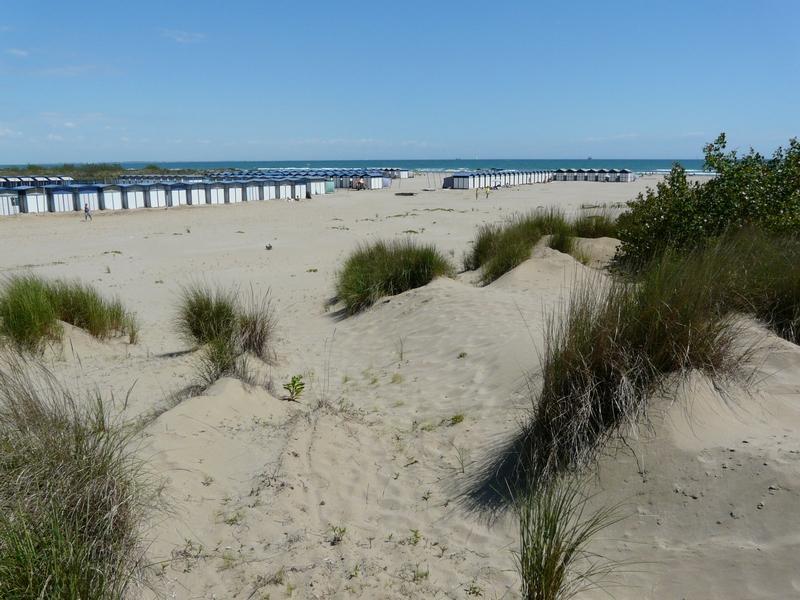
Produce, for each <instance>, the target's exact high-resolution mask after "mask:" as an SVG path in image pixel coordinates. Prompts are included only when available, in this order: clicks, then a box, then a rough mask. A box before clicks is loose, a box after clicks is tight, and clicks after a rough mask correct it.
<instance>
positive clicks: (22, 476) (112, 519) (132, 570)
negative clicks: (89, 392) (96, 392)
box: [0, 356, 153, 598]
mask: <svg viewBox="0 0 800 600" xmlns="http://www.w3.org/2000/svg"><path fill="white" fill-rule="evenodd" d="M91 400H92V401H91V402H89V403H86V402H84V401H78V399H76V398H75V397H73V396H72V395H71V393H70V392H69V391H67V390H66V389H64V388H62V387H61V386H60V385H58V384H57V383H56V382H55V380H54V379H53V377H52V376H51V375H50V374H49V373H48V372H46V371H45V370H44V369H42V368H36V369H34V370H31V369H30V368H28V367H23V366H22V365H21V363H20V361H19V359H17V358H11V357H7V356H3V357H2V359H0V453H1V457H0V598H122V597H125V596H126V593H127V591H128V590H129V589H131V588H132V587H133V583H134V581H135V580H136V579H138V576H139V574H140V573H141V566H142V565H141V564H140V559H141V557H142V545H141V539H140V534H141V524H142V522H143V518H144V515H145V513H146V512H147V511H148V510H149V506H150V501H151V500H152V498H153V496H152V495H151V494H150V493H149V489H150V488H149V486H148V485H147V484H146V480H145V477H144V476H143V471H142V467H141V464H140V463H139V462H138V461H137V460H136V459H135V458H134V457H133V454H132V450H131V434H130V433H129V432H126V431H124V430H122V429H120V428H117V427H115V426H114V425H113V424H112V423H111V421H110V419H109V417H108V415H107V414H106V412H105V409H104V407H103V402H102V400H101V399H100V398H99V397H95V398H92V399H91Z"/></svg>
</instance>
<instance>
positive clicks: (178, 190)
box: [167, 183, 189, 206]
mask: <svg viewBox="0 0 800 600" xmlns="http://www.w3.org/2000/svg"><path fill="white" fill-rule="evenodd" d="M188 203H189V186H187V185H186V184H185V183H170V184H168V185H167V206H186V205H187V204H188Z"/></svg>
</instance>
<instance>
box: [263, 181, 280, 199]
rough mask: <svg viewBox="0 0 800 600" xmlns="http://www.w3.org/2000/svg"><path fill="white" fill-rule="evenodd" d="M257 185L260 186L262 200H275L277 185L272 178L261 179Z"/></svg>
mask: <svg viewBox="0 0 800 600" xmlns="http://www.w3.org/2000/svg"><path fill="white" fill-rule="evenodd" d="M259 185H260V186H261V197H262V198H263V199H264V200H275V198H276V197H277V196H278V189H277V185H276V184H275V181H273V180H272V179H262V180H261V182H260V184H259Z"/></svg>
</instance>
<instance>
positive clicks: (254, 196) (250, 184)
mask: <svg viewBox="0 0 800 600" xmlns="http://www.w3.org/2000/svg"><path fill="white" fill-rule="evenodd" d="M261 191H262V190H261V183H260V182H258V181H256V180H254V179H251V180H250V181H247V182H245V184H244V199H245V200H247V201H248V202H257V201H258V200H263V199H264V198H263V196H262V195H261Z"/></svg>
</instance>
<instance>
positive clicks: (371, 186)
mask: <svg viewBox="0 0 800 600" xmlns="http://www.w3.org/2000/svg"><path fill="white" fill-rule="evenodd" d="M364 184H365V186H366V188H367V189H368V190H379V189H381V188H382V187H383V173H376V172H372V173H367V175H366V176H365V177H364Z"/></svg>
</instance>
